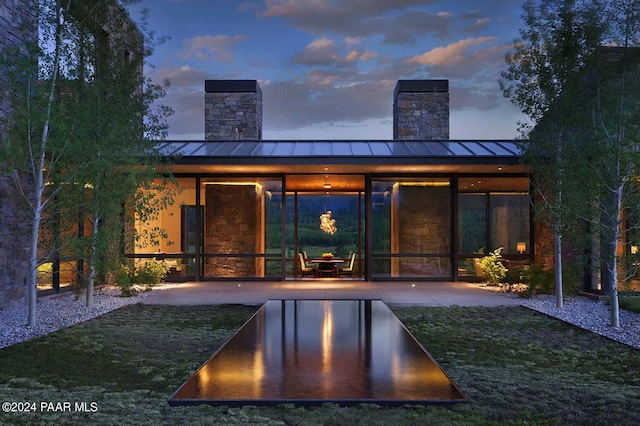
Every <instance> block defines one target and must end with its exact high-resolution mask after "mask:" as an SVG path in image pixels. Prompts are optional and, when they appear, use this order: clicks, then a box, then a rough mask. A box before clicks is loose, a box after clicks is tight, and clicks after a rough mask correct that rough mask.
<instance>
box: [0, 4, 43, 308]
mask: <svg viewBox="0 0 640 426" xmlns="http://www.w3.org/2000/svg"><path fill="white" fill-rule="evenodd" d="M37 10H38V7H37V1H35V0H3V2H2V7H0V50H1V49H3V48H4V47H6V46H10V45H19V44H21V43H23V42H24V40H25V38H26V39H29V38H31V40H33V41H35V40H36V39H37V27H36V26H35V24H36V23H37ZM30 25H32V30H31V31H30V32H28V33H27V34H26V35H25V32H24V30H23V27H29V26H30ZM1 84H2V83H1V80H0V114H2V115H3V116H4V115H6V114H8V113H10V111H9V107H8V104H7V102H6V97H7V96H6V95H7V94H8V91H7V89H8V88H6V87H2V86H1ZM0 137H2V135H0ZM1 167H2V165H0V168H1ZM0 170H1V169H0ZM0 200H2V202H1V203H0V308H1V307H4V306H8V305H10V304H12V303H14V302H16V301H17V300H20V299H22V298H23V297H24V295H25V288H26V285H27V271H28V246H29V238H28V226H27V221H26V217H25V210H24V209H22V207H21V204H20V203H19V198H18V196H17V195H16V191H15V189H14V186H13V184H12V178H11V177H10V176H8V175H7V174H5V173H3V172H1V171H0Z"/></svg>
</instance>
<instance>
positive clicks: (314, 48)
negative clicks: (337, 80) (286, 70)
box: [291, 37, 378, 67]
mask: <svg viewBox="0 0 640 426" xmlns="http://www.w3.org/2000/svg"><path fill="white" fill-rule="evenodd" d="M377 56H378V54H377V53H376V52H370V51H369V50H368V49H365V51H364V52H362V53H361V52H360V50H358V49H354V48H351V49H350V50H348V51H346V52H345V53H341V49H340V46H338V45H337V43H336V42H335V40H331V39H329V38H327V37H323V38H318V39H315V40H313V41H312V42H310V43H309V44H307V46H305V48H304V50H302V51H301V52H298V53H296V54H295V55H293V58H292V59H291V61H292V62H293V63H297V64H302V65H307V66H325V67H332V66H337V67H348V66H351V65H352V64H353V63H355V62H357V61H369V60H371V59H374V58H376V57H377Z"/></svg>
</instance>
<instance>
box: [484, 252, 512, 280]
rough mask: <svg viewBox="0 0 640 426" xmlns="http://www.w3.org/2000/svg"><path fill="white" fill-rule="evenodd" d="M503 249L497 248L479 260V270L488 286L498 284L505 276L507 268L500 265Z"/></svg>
mask: <svg viewBox="0 0 640 426" xmlns="http://www.w3.org/2000/svg"><path fill="white" fill-rule="evenodd" d="M502 249H503V247H498V248H497V249H495V250H494V251H492V252H491V253H489V254H488V255H487V256H485V257H483V258H482V259H480V268H481V269H482V274H483V275H484V278H485V279H486V280H487V282H489V283H490V284H499V283H500V282H502V280H503V279H504V277H505V276H506V275H507V268H506V267H505V266H504V265H503V264H502V262H501V261H500V259H501V258H502V255H501V254H500V252H502Z"/></svg>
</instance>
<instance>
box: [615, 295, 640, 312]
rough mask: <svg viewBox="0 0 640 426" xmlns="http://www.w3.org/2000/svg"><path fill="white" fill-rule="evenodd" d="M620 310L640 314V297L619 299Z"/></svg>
mask: <svg viewBox="0 0 640 426" xmlns="http://www.w3.org/2000/svg"><path fill="white" fill-rule="evenodd" d="M619 303H620V308H622V309H626V310H627V311H632V312H638V313H640V296H637V295H634V296H623V295H620V299H619Z"/></svg>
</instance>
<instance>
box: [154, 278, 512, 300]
mask: <svg viewBox="0 0 640 426" xmlns="http://www.w3.org/2000/svg"><path fill="white" fill-rule="evenodd" d="M269 299H380V300H382V301H384V302H385V303H387V304H389V305H418V306H451V305H458V306H504V305H519V304H520V301H519V300H518V299H515V298H512V297H508V296H506V295H504V294H502V293H499V292H495V291H490V290H487V289H485V288H482V287H480V286H479V285H478V284H473V283H466V282H422V281H415V282H410V281H407V282H382V281H376V282H370V281H355V280H354V281H350V280H333V279H310V280H298V281H276V282H264V281H247V282H219V281H217V282H187V283H182V284H176V285H174V286H172V287H171V288H167V289H164V290H158V291H154V292H153V294H150V295H149V296H148V297H146V298H145V299H143V302H142V303H144V304H149V305H210V304H226V303H231V304H233V303H239V304H247V305H261V304H263V303H264V302H266V301H267V300H269Z"/></svg>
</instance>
